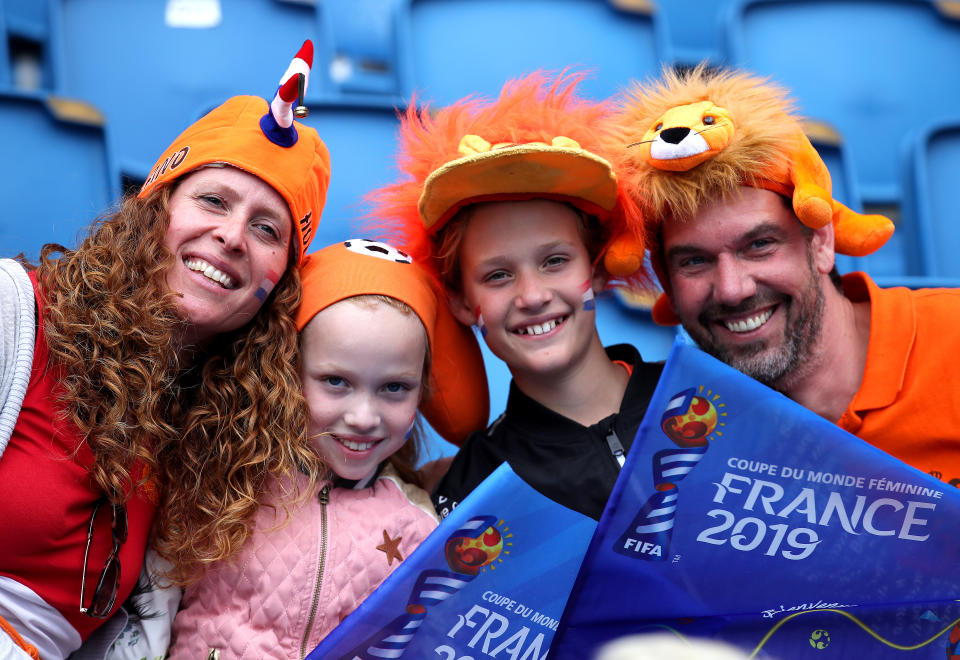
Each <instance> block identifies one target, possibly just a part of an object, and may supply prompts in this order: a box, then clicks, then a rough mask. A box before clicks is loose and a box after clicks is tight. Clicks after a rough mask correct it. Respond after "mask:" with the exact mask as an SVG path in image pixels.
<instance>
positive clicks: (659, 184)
mask: <svg viewBox="0 0 960 660" xmlns="http://www.w3.org/2000/svg"><path fill="white" fill-rule="evenodd" d="M699 101H711V102H713V103H714V104H716V105H718V106H721V107H723V108H726V109H727V110H728V111H729V112H730V113H731V114H732V116H733V119H734V123H735V124H736V130H735V133H734V135H733V138H732V139H731V142H730V144H729V145H728V146H727V147H726V148H725V149H723V150H722V151H721V152H719V153H718V154H716V155H715V156H713V157H712V158H710V159H709V160H707V161H705V162H703V163H701V164H700V165H697V166H696V167H694V168H692V169H691V170H689V171H684V172H672V171H667V170H661V169H657V168H654V167H651V166H650V165H648V164H647V163H645V162H643V159H642V157H641V156H640V154H639V153H638V151H639V150H637V149H635V148H631V147H629V146H627V145H633V144H635V143H637V142H639V141H640V140H642V139H643V137H644V134H645V133H646V132H647V130H648V129H650V128H651V127H652V126H653V125H654V123H655V122H656V121H657V120H658V118H659V117H660V116H661V115H662V114H663V113H664V112H666V111H667V110H669V109H670V108H673V107H675V106H680V105H686V104H689V103H696V102H699ZM794 112H795V108H794V105H793V102H792V101H791V100H789V99H788V98H787V92H786V90H784V89H782V88H780V87H778V86H776V85H774V84H772V83H770V82H769V80H767V79H764V78H759V77H756V76H753V75H750V74H747V73H743V72H737V71H719V72H717V71H710V70H708V69H707V68H706V67H705V66H704V65H702V64H701V65H699V66H698V67H696V68H695V69H693V70H692V71H690V72H688V73H687V74H685V75H681V74H677V73H674V72H673V71H670V70H665V71H664V72H663V75H662V77H661V79H659V80H657V81H655V82H648V83H646V84H635V85H634V86H633V87H632V88H631V89H629V90H628V91H627V92H626V94H625V96H624V99H623V100H622V102H621V107H620V109H619V112H618V113H617V116H616V119H615V123H616V124H617V130H618V134H617V140H618V146H619V149H620V158H619V161H618V162H617V163H615V167H616V169H617V171H618V173H619V174H620V176H621V178H622V187H623V188H624V189H625V190H626V191H628V192H629V193H630V194H632V195H633V196H634V197H635V201H636V202H637V203H638V204H639V205H640V206H641V207H642V208H643V210H644V213H645V214H646V215H647V216H648V220H650V221H651V222H652V224H654V225H656V224H658V223H659V222H660V221H662V219H663V218H664V217H666V216H670V217H673V218H676V219H684V218H688V217H690V216H691V215H693V213H694V212H695V211H696V210H697V208H698V207H699V206H700V205H701V204H702V203H703V202H704V201H706V200H708V199H712V198H716V197H722V198H727V197H729V196H731V195H733V194H735V193H736V190H737V188H738V187H739V186H741V185H748V186H749V185H754V183H755V182H756V180H757V179H758V177H759V175H760V173H761V172H764V171H766V170H768V169H770V168H771V167H774V166H777V167H785V166H786V164H787V163H786V161H787V158H788V157H787V155H786V153H787V148H788V145H789V144H790V143H791V140H792V139H793V137H794V136H795V135H796V133H797V132H798V131H800V130H801V128H800V122H799V118H798V117H797V116H796V115H795V114H794ZM641 197H642V198H641Z"/></svg>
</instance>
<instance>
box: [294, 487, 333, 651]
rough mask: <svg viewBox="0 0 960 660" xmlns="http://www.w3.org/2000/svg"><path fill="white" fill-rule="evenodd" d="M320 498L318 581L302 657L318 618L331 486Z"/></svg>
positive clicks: (302, 643) (314, 589)
mask: <svg viewBox="0 0 960 660" xmlns="http://www.w3.org/2000/svg"><path fill="white" fill-rule="evenodd" d="M317 499H319V500H320V561H319V562H318V566H317V582H316V584H315V585H314V587H313V604H312V605H311V606H310V617H309V618H308V619H307V629H306V631H305V632H304V633H303V641H302V642H301V643H300V658H301V660H302V659H303V658H306V657H307V650H308V649H307V640H309V639H310V629H311V628H313V622H314V621H316V619H317V605H318V604H319V602H320V586H321V585H322V584H323V568H324V564H326V563H327V505H328V504H329V503H330V486H324V487H323V488H321V489H320V493H319V494H318V495H317Z"/></svg>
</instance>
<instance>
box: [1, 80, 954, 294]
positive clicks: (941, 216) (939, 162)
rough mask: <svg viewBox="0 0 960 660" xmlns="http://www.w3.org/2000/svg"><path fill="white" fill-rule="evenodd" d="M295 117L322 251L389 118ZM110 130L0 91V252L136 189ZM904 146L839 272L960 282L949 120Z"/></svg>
mask: <svg viewBox="0 0 960 660" xmlns="http://www.w3.org/2000/svg"><path fill="white" fill-rule="evenodd" d="M305 121H306V122H307V123H309V124H311V125H313V126H314V127H316V128H317V129H318V131H320V133H321V135H322V136H323V137H324V139H325V140H326V141H327V143H328V146H329V148H330V151H331V153H332V158H333V163H334V171H333V181H332V185H331V189H330V195H329V200H328V206H327V209H326V211H325V213H324V220H323V222H322V223H321V225H320V226H321V233H320V235H319V237H318V238H317V239H316V240H317V243H316V244H317V245H322V244H326V243H329V242H331V241H333V240H338V239H339V238H343V237H345V236H347V235H349V234H350V233H351V231H352V229H353V228H354V227H356V226H357V224H358V223H356V220H357V219H358V218H359V217H360V216H361V215H362V214H363V213H364V206H363V204H362V197H363V195H364V193H366V192H367V191H369V190H370V189H371V188H373V187H375V186H377V185H380V184H383V183H386V182H388V181H390V180H391V179H392V178H393V177H394V176H395V175H394V173H393V171H392V166H391V159H392V154H393V152H394V148H395V135H394V131H395V128H396V118H395V115H394V112H393V110H390V109H385V108H372V107H349V106H344V105H337V104H314V105H313V108H312V113H311V116H310V117H309V118H308V119H307V120H305ZM111 128H112V124H111V123H110V122H109V121H106V120H105V119H104V118H103V116H102V115H101V114H100V113H99V112H97V111H96V109H95V108H93V107H92V106H90V105H88V104H84V103H78V102H76V101H70V100H67V99H64V98H62V97H55V96H48V95H45V94H43V93H25V92H12V91H11V92H6V93H2V92H0V131H2V134H3V135H4V154H5V157H4V159H3V165H2V172H3V176H2V177H0V195H2V199H3V200H4V213H3V216H2V218H0V256H9V255H11V254H15V253H17V252H19V251H21V250H22V251H25V252H27V253H28V254H30V255H34V256H35V255H36V253H37V250H38V249H39V246H40V244H41V243H42V242H44V241H48V240H56V241H59V242H62V243H64V244H67V245H70V244H72V243H73V241H74V238H75V235H76V233H77V231H78V230H79V229H81V228H82V227H85V226H86V225H87V224H88V223H89V222H90V220H92V219H93V218H94V217H95V215H96V214H97V213H98V212H99V211H101V210H103V209H105V208H107V207H108V206H110V204H111V203H112V202H113V201H114V200H115V199H116V198H117V197H118V196H119V194H120V192H121V189H122V187H123V183H124V181H126V182H127V183H128V184H130V185H134V186H135V185H137V184H138V183H139V181H141V180H142V178H143V176H142V174H140V175H139V176H136V175H131V174H129V173H123V172H121V170H120V169H119V168H118V165H117V161H118V158H117V157H116V155H115V151H114V149H113V148H112V147H113V144H114V141H115V140H116V137H115V136H114V135H113V134H112V131H111ZM174 133H175V132H171V133H170V136H172V135H174ZM811 137H812V139H813V141H814V143H815V144H816V145H817V147H818V148H819V150H820V152H821V154H822V155H823V157H824V159H825V161H826V162H827V164H828V166H829V167H830V170H831V172H832V174H833V179H834V194H835V196H836V197H837V198H838V199H839V200H841V201H843V202H844V203H846V204H847V205H848V206H851V207H852V208H861V207H862V203H861V196H860V194H859V191H858V181H857V178H856V176H855V175H854V174H853V163H852V159H850V158H849V157H848V151H847V149H846V145H845V144H844V143H843V142H841V141H839V140H836V139H834V138H833V136H832V135H831V134H827V135H819V136H818V134H817V132H815V131H811ZM169 139H172V138H171V137H168V138H167V140H169ZM163 146H165V145H163ZM907 146H908V148H907V149H905V150H904V153H903V155H902V158H901V160H900V162H901V163H902V165H903V171H902V173H901V175H902V177H903V182H904V191H905V195H904V200H903V204H902V206H901V210H902V212H901V213H900V218H899V222H898V229H897V232H896V233H895V235H894V238H893V239H891V241H890V243H889V244H888V245H886V246H885V247H884V248H882V249H881V250H880V251H878V252H877V253H876V254H874V255H871V256H869V257H865V258H862V259H858V260H855V259H851V258H845V257H841V258H840V259H841V263H840V267H841V270H842V271H847V270H852V269H854V268H860V269H864V270H867V272H870V273H871V274H873V275H874V276H876V277H878V278H881V279H884V280H887V281H896V280H900V281H903V282H907V283H909V280H910V278H927V279H929V280H931V281H932V283H937V282H936V280H948V279H950V278H954V279H956V280H958V281H960V263H958V261H957V260H956V259H955V258H954V257H953V253H954V251H955V249H956V247H957V246H958V245H960V228H958V223H957V222H956V217H957V214H958V209H960V198H958V196H957V195H955V194H954V191H953V185H954V182H953V180H952V179H953V176H954V175H955V172H957V171H958V169H960V122H957V123H949V122H945V123H937V124H933V125H931V126H929V127H928V128H927V129H926V130H925V131H922V132H919V133H917V134H916V137H915V139H914V140H913V141H911V142H908V143H907ZM161 149H162V146H161V147H158V148H157V149H156V153H159V152H160V151H161ZM147 167H149V165H148V166H147ZM144 171H145V170H144ZM918 281H919V280H918Z"/></svg>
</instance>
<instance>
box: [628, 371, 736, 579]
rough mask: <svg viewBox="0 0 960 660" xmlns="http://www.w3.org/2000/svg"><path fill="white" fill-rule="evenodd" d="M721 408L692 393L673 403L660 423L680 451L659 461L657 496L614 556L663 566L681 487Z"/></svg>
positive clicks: (702, 451)
mask: <svg viewBox="0 0 960 660" xmlns="http://www.w3.org/2000/svg"><path fill="white" fill-rule="evenodd" d="M718 422H719V416H718V414H717V408H716V406H714V405H713V402H712V401H710V399H708V398H707V397H705V396H701V395H699V394H698V393H697V389H696V388H694V387H691V388H690V389H686V390H683V391H682V392H680V393H678V394H675V395H674V396H673V397H671V399H670V401H669V402H668V403H667V407H666V409H665V410H664V412H663V416H662V417H661V418H660V429H661V430H662V431H663V433H664V434H665V435H666V436H667V437H668V438H670V440H672V441H673V443H674V444H675V445H676V446H677V447H678V448H677V449H673V448H671V449H662V450H660V451H658V452H657V453H656V454H654V455H653V485H654V489H655V491H656V492H655V493H654V494H653V495H652V496H651V497H650V498H649V499H648V500H647V501H646V502H645V503H644V505H643V507H641V509H640V512H639V513H637V515H636V516H635V517H634V518H633V521H632V522H631V523H630V526H629V527H627V529H626V531H625V532H624V533H623V534H622V535H621V536H620V538H619V539H618V540H617V543H616V545H614V547H613V550H614V551H615V552H618V553H620V554H621V555H624V556H627V557H633V558H642V559H647V560H649V561H663V560H664V558H665V557H666V554H667V550H668V549H669V547H670V537H671V534H672V533H673V520H674V513H675V512H676V510H677V499H678V497H679V495H680V493H679V488H678V487H677V482H678V481H681V480H682V479H683V478H684V477H685V476H687V473H688V472H690V470H692V469H693V468H695V467H696V466H697V463H699V462H700V459H702V458H703V455H704V454H705V453H706V452H707V449H708V448H709V436H710V434H711V433H713V432H714V430H716V428H717V424H718Z"/></svg>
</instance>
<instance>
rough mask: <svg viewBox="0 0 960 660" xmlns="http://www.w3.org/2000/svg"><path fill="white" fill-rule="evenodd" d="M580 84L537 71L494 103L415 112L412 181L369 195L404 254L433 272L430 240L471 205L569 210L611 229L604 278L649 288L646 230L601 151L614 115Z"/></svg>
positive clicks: (406, 127) (403, 138)
mask: <svg viewBox="0 0 960 660" xmlns="http://www.w3.org/2000/svg"><path fill="white" fill-rule="evenodd" d="M582 78H583V75H581V74H574V75H566V76H563V75H561V76H559V77H556V78H555V79H553V78H551V77H549V76H547V75H546V74H544V73H539V72H538V73H532V74H530V75H528V76H526V77H524V78H521V79H519V80H515V81H512V82H509V83H507V84H506V85H505V86H504V87H503V90H502V91H501V93H500V96H499V98H498V99H497V100H495V101H488V100H481V99H477V98H466V99H462V100H460V101H458V102H456V103H454V104H453V105H450V106H447V107H444V108H441V109H440V110H437V111H431V110H430V109H428V108H423V109H420V110H417V109H416V108H415V107H414V105H413V104H411V105H410V107H409V108H408V109H407V111H406V114H405V115H404V116H403V117H402V118H401V126H400V139H399V141H400V152H399V155H398V158H397V160H398V164H399V167H400V169H401V171H402V172H404V173H405V174H406V179H405V180H404V181H402V182H399V183H396V184H393V185H390V186H387V187H385V188H382V189H380V190H378V191H375V192H374V193H372V194H371V195H370V199H371V201H372V202H373V204H374V206H375V209H376V213H375V215H376V217H377V218H378V221H380V222H384V223H396V225H395V226H393V227H391V229H397V228H398V229H399V233H400V234H401V238H400V239H399V240H400V242H401V243H402V244H403V245H404V247H405V249H407V250H408V251H410V252H411V253H412V254H413V255H414V257H415V258H417V259H418V260H424V262H425V263H426V262H428V261H429V257H431V256H433V245H432V242H431V237H432V236H433V235H434V234H436V233H437V232H438V231H440V230H441V229H442V227H443V226H444V225H445V224H446V222H447V221H448V220H449V219H450V218H451V217H452V216H453V215H455V214H456V212H457V211H458V210H459V209H461V208H463V207H465V206H468V205H470V204H474V203H478V202H489V201H508V200H523V199H552V200H557V201H563V202H568V203H570V204H572V205H573V206H575V207H577V208H579V209H580V210H582V211H584V212H585V213H587V214H588V215H590V216H594V217H596V218H598V219H599V221H600V223H601V224H603V225H605V226H606V227H608V228H609V231H610V235H611V239H610V241H609V242H608V244H607V245H606V246H605V249H604V266H605V267H606V270H607V272H609V273H610V274H611V275H613V276H615V277H620V278H626V279H628V280H629V279H633V280H635V281H637V282H642V281H645V275H646V273H645V272H644V271H643V254H644V243H643V234H642V230H643V222H642V219H641V218H640V216H639V213H637V209H636V206H635V204H634V203H633V201H632V199H631V198H630V197H628V196H627V195H624V194H622V193H621V190H620V188H619V186H618V183H617V181H618V180H617V175H616V173H615V171H614V168H613V166H612V165H611V163H610V158H609V156H608V155H607V153H606V152H605V147H604V145H608V146H609V145H610V143H611V141H610V139H609V136H607V135H606V134H605V132H606V131H608V130H609V129H608V128H605V126H606V124H605V123H604V121H603V120H604V119H606V118H607V117H608V115H609V114H610V113H611V107H610V106H609V105H607V104H606V103H594V102H591V101H587V100H584V99H581V98H579V97H578V96H576V94H575V92H576V87H577V85H578V84H579V83H580V81H581V80H582ZM605 138H606V139H605Z"/></svg>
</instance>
